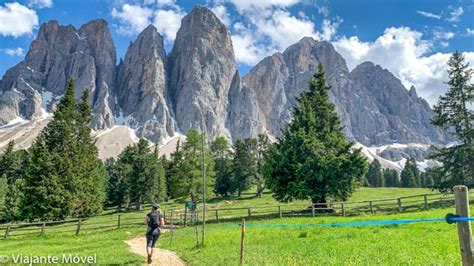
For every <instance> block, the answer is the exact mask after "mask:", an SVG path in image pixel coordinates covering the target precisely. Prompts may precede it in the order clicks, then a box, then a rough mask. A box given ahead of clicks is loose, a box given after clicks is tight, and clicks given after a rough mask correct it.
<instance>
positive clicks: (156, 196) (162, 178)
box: [146, 145, 166, 203]
mask: <svg viewBox="0 0 474 266" xmlns="http://www.w3.org/2000/svg"><path fill="white" fill-rule="evenodd" d="M155 147H157V146H156V145H155ZM147 160H148V161H147V163H148V167H147V171H148V173H147V175H148V176H149V178H148V179H147V182H148V187H150V193H149V194H148V195H147V198H146V200H147V201H148V202H151V203H157V202H163V201H165V199H166V175H165V167H164V161H163V160H162V159H161V158H159V154H158V150H157V149H155V152H153V153H152V154H150V155H148V156H147Z"/></svg>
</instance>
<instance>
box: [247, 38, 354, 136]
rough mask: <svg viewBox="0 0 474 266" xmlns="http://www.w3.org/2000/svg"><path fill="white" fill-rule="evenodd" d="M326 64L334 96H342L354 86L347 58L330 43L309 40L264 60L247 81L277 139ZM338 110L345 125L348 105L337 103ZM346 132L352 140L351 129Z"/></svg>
mask: <svg viewBox="0 0 474 266" xmlns="http://www.w3.org/2000/svg"><path fill="white" fill-rule="evenodd" d="M319 63H322V64H323V65H324V67H325V71H326V77H327V80H328V83H329V84H330V85H331V86H332V90H331V97H332V98H333V99H336V98H337V97H336V95H337V96H339V94H342V93H341V92H344V91H345V90H346V88H347V87H348V86H349V84H350V80H349V77H348V76H349V72H348V70H347V67H346V64H345V61H344V59H343V58H342V57H341V56H340V55H339V54H338V53H337V52H336V51H335V50H334V47H333V46H332V45H331V44H330V43H328V42H317V41H315V40H314V39H312V38H309V37H305V38H303V39H301V41H299V42H298V43H296V44H294V45H291V46H290V47H288V48H287V49H286V50H285V51H284V52H283V53H276V54H274V55H272V56H270V57H267V58H264V59H263V60H262V61H261V62H260V63H258V64H257V65H256V66H255V67H254V68H253V69H252V70H251V71H250V72H249V73H248V74H247V75H245V76H244V77H243V82H244V84H245V85H246V86H248V87H249V88H251V89H252V90H253V92H254V93H255V94H256V95H257V101H258V105H259V106H260V108H261V111H262V114H263V116H264V123H265V128H266V129H267V130H268V133H270V134H272V135H274V136H277V135H279V134H280V130H281V128H282V127H283V125H284V124H286V123H288V122H289V121H290V120H291V112H292V108H293V106H294V105H295V104H296V97H298V95H300V93H301V92H303V91H306V90H308V89H309V81H310V79H311V77H312V76H313V74H314V73H315V72H316V71H317V66H318V64H319ZM336 107H337V109H338V111H339V114H340V115H341V119H342V121H343V122H345V121H346V120H347V119H348V118H347V114H346V111H345V106H344V105H341V104H339V101H337V100H336ZM346 133H347V135H348V136H349V137H351V136H352V135H351V131H350V129H347V128H346Z"/></svg>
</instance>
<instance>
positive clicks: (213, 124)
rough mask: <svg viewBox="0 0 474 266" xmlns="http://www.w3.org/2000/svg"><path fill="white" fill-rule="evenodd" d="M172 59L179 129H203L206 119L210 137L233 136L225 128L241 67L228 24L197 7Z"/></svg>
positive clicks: (188, 18) (171, 81)
mask: <svg viewBox="0 0 474 266" xmlns="http://www.w3.org/2000/svg"><path fill="white" fill-rule="evenodd" d="M168 62H169V69H170V71H169V77H170V79H169V85H170V87H169V92H170V98H171V100H172V105H173V110H174V113H175V116H176V121H177V122H178V126H179V130H180V131H182V132H186V131H188V129H190V128H200V127H201V121H202V120H204V123H205V125H204V130H205V131H206V132H207V135H208V136H209V137H211V138H212V137H215V136H218V135H222V136H226V137H230V132H229V130H228V129H227V128H226V127H225V125H226V119H227V105H228V94H229V89H230V87H231V85H232V80H233V79H234V76H235V75H236V73H237V66H236V64H235V56H234V48H233V46H232V40H231V37H230V34H229V31H228V30H227V28H226V27H225V25H224V24H223V23H222V22H221V21H220V20H219V19H218V18H217V16H216V15H214V13H212V12H211V11H210V10H209V9H207V8H205V7H201V6H197V7H195V8H194V9H193V11H192V12H191V13H189V14H188V15H187V16H185V17H184V18H183V20H182V22H181V28H180V29H179V31H178V33H177V35H176V40H175V43H174V46H173V49H172V51H171V54H170V56H169V61H168ZM237 75H238V74H237Z"/></svg>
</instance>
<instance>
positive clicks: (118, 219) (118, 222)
mask: <svg viewBox="0 0 474 266" xmlns="http://www.w3.org/2000/svg"><path fill="white" fill-rule="evenodd" d="M117 229H120V214H119V215H118V217H117Z"/></svg>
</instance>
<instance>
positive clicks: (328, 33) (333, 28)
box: [316, 17, 342, 41]
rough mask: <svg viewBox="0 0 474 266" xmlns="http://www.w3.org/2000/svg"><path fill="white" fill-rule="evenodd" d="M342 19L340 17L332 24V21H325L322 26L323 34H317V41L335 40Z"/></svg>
mask: <svg viewBox="0 0 474 266" xmlns="http://www.w3.org/2000/svg"><path fill="white" fill-rule="evenodd" d="M341 23H342V19H341V18H339V17H336V19H335V21H334V22H331V21H330V20H327V19H325V20H323V24H322V26H321V29H322V32H317V34H316V39H318V40H324V41H330V40H332V39H333V37H334V36H335V35H336V32H337V28H338V27H339V25H341Z"/></svg>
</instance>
